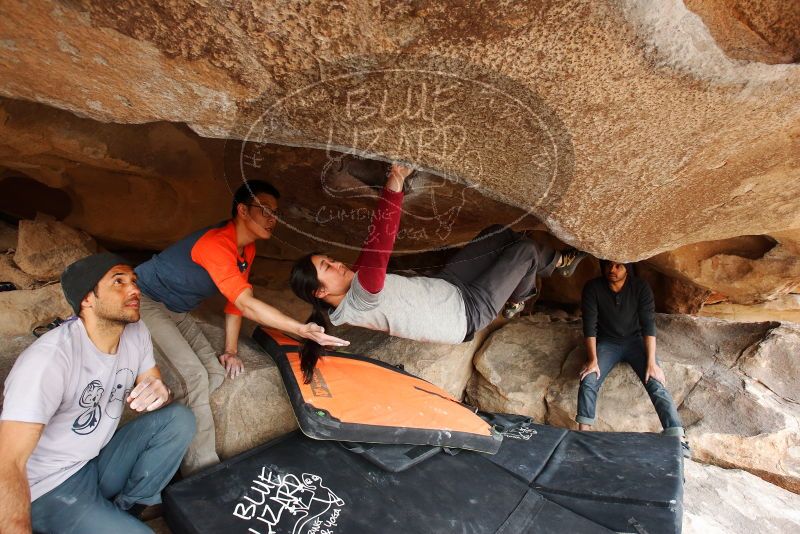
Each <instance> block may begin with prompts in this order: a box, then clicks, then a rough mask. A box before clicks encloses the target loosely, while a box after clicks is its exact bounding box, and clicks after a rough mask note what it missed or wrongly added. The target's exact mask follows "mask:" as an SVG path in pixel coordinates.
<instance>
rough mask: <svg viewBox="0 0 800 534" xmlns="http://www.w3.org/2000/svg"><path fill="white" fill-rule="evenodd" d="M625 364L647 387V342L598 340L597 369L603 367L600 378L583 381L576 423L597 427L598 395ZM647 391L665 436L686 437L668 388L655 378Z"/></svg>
mask: <svg viewBox="0 0 800 534" xmlns="http://www.w3.org/2000/svg"><path fill="white" fill-rule="evenodd" d="M623 361H624V362H627V363H628V365H630V366H631V367H632V368H633V370H634V371H635V372H636V374H637V375H638V376H639V380H641V381H642V383H643V384H644V377H645V374H646V373H647V354H646V352H645V348H644V340H643V339H642V338H641V337H640V336H636V337H632V338H628V339H625V340H621V341H611V340H607V339H602V340H601V339H598V340H597V365H598V367H600V378H597V373H591V374H589V375H588V376H586V377H584V379H583V380H582V381H581V387H580V389H579V390H578V415H577V417H575V421H577V422H578V423H581V424H584V425H592V424H594V420H595V409H596V406H597V393H598V392H599V391H600V387H601V386H602V385H603V382H604V381H605V379H606V377H607V376H608V373H609V372H611V369H613V368H614V366H615V365H617V364H618V363H619V362H623ZM644 388H645V389H646V390H647V394H648V395H649V396H650V401H651V402H652V403H653V407H654V408H655V409H656V413H657V414H658V418H659V420H660V421H661V426H662V427H663V428H664V434H667V435H670V436H683V423H681V418H680V416H679V415H678V410H677V408H676V407H675V403H674V402H673V401H672V396H671V395H670V394H669V391H667V388H665V387H664V385H663V384H662V383H661V382H659V381H658V380H656V379H655V378H651V379H650V380H648V381H647V383H646V384H644Z"/></svg>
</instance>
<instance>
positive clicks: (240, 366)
mask: <svg viewBox="0 0 800 534" xmlns="http://www.w3.org/2000/svg"><path fill="white" fill-rule="evenodd" d="M219 363H220V364H221V365H222V366H223V367H224V368H225V376H227V377H228V378H231V379H234V378H236V377H237V376H239V375H240V374H242V373H244V362H242V360H241V359H240V358H239V355H238V354H236V353H235V352H229V351H225V352H223V353H222V354H220V355H219Z"/></svg>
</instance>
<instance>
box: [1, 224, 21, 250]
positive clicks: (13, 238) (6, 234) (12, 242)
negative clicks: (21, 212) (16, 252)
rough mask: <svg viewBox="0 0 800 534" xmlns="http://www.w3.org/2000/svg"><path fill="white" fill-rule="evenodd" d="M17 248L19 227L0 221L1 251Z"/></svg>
mask: <svg viewBox="0 0 800 534" xmlns="http://www.w3.org/2000/svg"><path fill="white" fill-rule="evenodd" d="M15 248H17V227H16V226H11V225H10V224H6V223H4V222H2V221H0V252H6V251H7V250H9V249H15Z"/></svg>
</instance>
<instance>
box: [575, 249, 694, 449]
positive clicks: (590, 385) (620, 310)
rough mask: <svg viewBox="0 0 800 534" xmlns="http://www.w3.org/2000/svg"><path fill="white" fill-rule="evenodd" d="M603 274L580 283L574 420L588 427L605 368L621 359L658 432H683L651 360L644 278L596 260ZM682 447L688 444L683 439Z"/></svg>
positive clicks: (650, 307) (649, 298) (651, 311)
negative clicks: (580, 360) (583, 355)
mask: <svg viewBox="0 0 800 534" xmlns="http://www.w3.org/2000/svg"><path fill="white" fill-rule="evenodd" d="M600 267H601V269H602V272H603V276H602V277H599V278H595V279H594V280H590V281H589V282H587V283H586V285H585V286H584V288H583V296H582V299H581V306H582V309H583V335H584V337H585V340H586V352H587V360H586V363H585V364H584V366H583V368H581V370H580V375H579V376H580V380H581V386H580V390H579V391H578V415H577V417H576V418H575V421H577V422H578V425H579V428H580V429H581V430H589V429H590V428H591V426H592V425H593V424H594V421H595V407H596V403H597V392H598V391H599V390H600V386H602V384H603V381H604V380H605V378H606V376H608V373H609V372H610V371H611V369H612V368H613V367H614V366H615V365H616V364H617V363H619V362H622V361H624V362H627V363H628V364H629V365H630V366H631V367H632V368H633V370H634V371H635V372H636V374H637V375H638V376H639V379H640V380H641V381H642V384H644V387H645V389H646V390H647V394H648V395H649V396H650V400H651V401H652V402H653V406H654V407H655V409H656V413H657V414H658V418H659V419H660V420H661V425H662V427H663V428H664V432H663V433H664V434H665V435H670V436H681V437H683V435H684V432H683V424H682V423H681V419H680V416H679V415H678V410H677V409H676V407H675V403H674V402H673V400H672V396H671V395H670V394H669V391H667V388H666V387H665V385H664V384H665V383H666V380H665V378H664V371H662V370H661V367H660V366H659V365H658V362H657V361H656V325H655V320H654V315H655V304H654V300H653V292H652V290H651V289H650V286H648V285H647V282H645V281H644V280H642V279H640V278H636V277H634V276H632V275H631V274H629V272H628V269H627V266H626V265H624V264H622V263H615V262H611V261H601V262H600ZM684 447H685V449H686V452H688V445H687V444H686V443H685V442H684Z"/></svg>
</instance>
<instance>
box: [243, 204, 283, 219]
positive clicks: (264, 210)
mask: <svg viewBox="0 0 800 534" xmlns="http://www.w3.org/2000/svg"><path fill="white" fill-rule="evenodd" d="M246 205H247V206H250V207H251V208H259V209H261V215H263V216H264V218H265V219H277V218H278V217H280V212H279V211H278V210H277V209H272V208H268V207H266V206H262V205H261V204H246Z"/></svg>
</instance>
